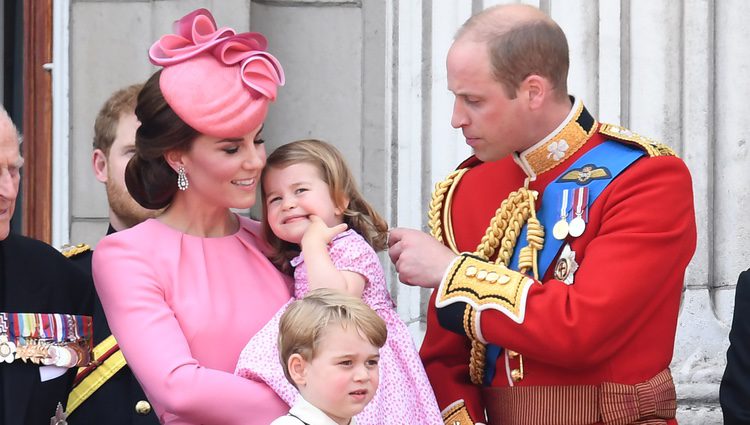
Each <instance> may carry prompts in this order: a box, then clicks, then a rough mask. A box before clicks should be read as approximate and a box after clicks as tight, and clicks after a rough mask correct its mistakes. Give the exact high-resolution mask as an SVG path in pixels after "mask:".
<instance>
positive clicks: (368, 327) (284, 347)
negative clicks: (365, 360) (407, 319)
mask: <svg viewBox="0 0 750 425" xmlns="http://www.w3.org/2000/svg"><path fill="white" fill-rule="evenodd" d="M329 325H336V326H341V327H343V328H344V329H346V327H347V326H354V327H355V328H356V329H357V331H358V332H359V333H360V334H362V336H364V337H365V338H366V339H367V340H368V341H369V342H370V343H371V344H372V345H374V346H375V347H378V348H380V347H382V346H383V345H384V344H385V340H386V338H387V337H388V330H387V329H386V327H385V322H384V321H383V319H381V318H380V316H378V315H377V313H375V311H373V310H372V309H371V308H370V307H368V306H367V304H365V303H364V302H363V301H362V300H361V299H359V298H357V297H354V296H351V295H348V294H345V293H342V292H339V291H336V290H333V289H328V288H320V289H315V290H313V291H310V293H309V294H307V296H305V297H304V298H302V299H301V300H297V301H294V302H293V303H292V304H290V305H289V308H287V310H286V311H285V312H284V314H282V315H281V322H280V323H279V357H280V360H281V366H282V367H283V368H284V375H285V376H286V379H288V380H289V382H291V383H292V385H294V386H297V384H295V382H294V381H293V380H292V377H291V376H290V375H289V367H288V361H289V357H291V356H292V354H299V355H300V356H302V358H304V359H305V361H308V362H309V361H311V360H312V359H314V358H315V353H316V351H317V350H318V345H319V344H320V340H321V339H322V338H323V335H324V333H325V332H326V329H328V326H329Z"/></svg>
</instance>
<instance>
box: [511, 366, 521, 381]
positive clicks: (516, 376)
mask: <svg viewBox="0 0 750 425" xmlns="http://www.w3.org/2000/svg"><path fill="white" fill-rule="evenodd" d="M510 377H511V378H513V382H518V381H520V380H521V379H523V374H522V373H521V371H520V370H518V369H513V370H511V371H510Z"/></svg>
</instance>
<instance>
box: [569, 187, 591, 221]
mask: <svg viewBox="0 0 750 425" xmlns="http://www.w3.org/2000/svg"><path fill="white" fill-rule="evenodd" d="M566 192H567V190H566ZM588 201H589V188H588V186H584V187H579V188H578V189H575V192H574V194H573V205H575V207H576V209H575V213H574V214H575V216H576V217H581V219H582V220H583V221H584V222H585V223H588V222H589V202H588Z"/></svg>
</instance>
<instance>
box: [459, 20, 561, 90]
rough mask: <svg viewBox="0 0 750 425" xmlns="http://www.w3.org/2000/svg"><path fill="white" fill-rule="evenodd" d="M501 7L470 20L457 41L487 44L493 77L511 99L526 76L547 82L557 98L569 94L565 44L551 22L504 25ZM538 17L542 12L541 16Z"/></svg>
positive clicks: (556, 26)
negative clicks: (537, 76) (468, 38)
mask: <svg viewBox="0 0 750 425" xmlns="http://www.w3.org/2000/svg"><path fill="white" fill-rule="evenodd" d="M502 8H503V6H496V7H492V8H489V9H486V10H484V11H482V12H480V13H479V14H477V15H474V16H472V17H471V18H469V19H468V20H467V21H466V22H465V23H464V24H463V25H462V26H461V28H460V29H459V30H458V32H457V33H456V37H455V38H456V39H459V38H462V37H465V36H466V37H471V38H472V39H474V40H476V41H481V42H485V43H487V48H488V53H489V57H490V62H491V63H492V73H493V75H494V77H495V79H496V80H497V81H498V82H500V83H501V84H502V85H503V87H504V88H505V91H506V94H508V96H509V97H510V98H515V97H516V91H517V90H518V88H519V86H520V84H521V83H522V82H523V80H525V79H526V77H528V76H529V75H533V74H536V75H539V76H542V77H544V78H546V79H548V80H549V81H550V82H551V83H552V86H553V87H554V89H555V90H556V91H557V92H558V96H559V97H561V98H562V97H566V96H567V92H568V87H567V86H568V85H567V81H568V68H569V67H570V58H569V51H568V40H567V38H566V37H565V33H564V32H563V31H562V29H561V28H560V26H559V25H557V23H555V21H553V20H552V19H551V18H549V17H546V15H545V16H544V17H545V18H546V19H528V20H522V21H519V22H515V23H512V22H504V21H503V20H502V18H501V17H499V15H500V14H501V13H502ZM540 13H541V12H540Z"/></svg>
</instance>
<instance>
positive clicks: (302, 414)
mask: <svg viewBox="0 0 750 425" xmlns="http://www.w3.org/2000/svg"><path fill="white" fill-rule="evenodd" d="M289 413H291V414H292V415H294V416H296V418H295V417H294V416H290V415H284V416H281V417H279V418H277V419H276V420H275V421H273V422H271V425H299V424H300V420H302V421H303V422H306V423H308V424H310V425H338V424H336V422H334V421H333V419H331V418H330V417H329V416H328V415H326V414H325V413H323V411H322V410H320V409H318V408H317V407H315V406H313V405H312V404H310V403H309V402H308V401H307V400H305V399H304V398H302V397H297V401H295V402H294V406H292V408H291V409H289ZM297 418H299V419H297ZM356 424H357V421H356V420H355V419H354V418H352V420H351V421H350V422H349V425H356Z"/></svg>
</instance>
